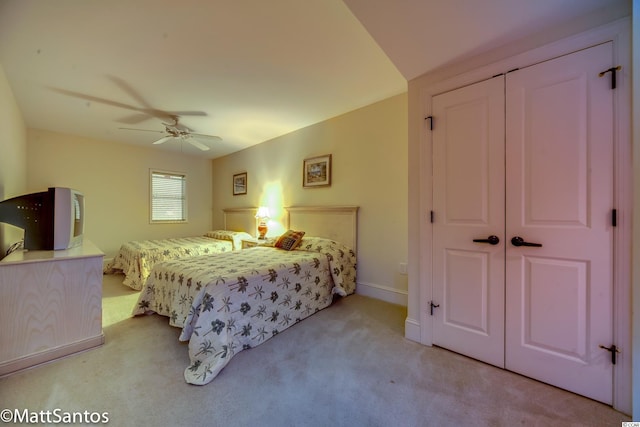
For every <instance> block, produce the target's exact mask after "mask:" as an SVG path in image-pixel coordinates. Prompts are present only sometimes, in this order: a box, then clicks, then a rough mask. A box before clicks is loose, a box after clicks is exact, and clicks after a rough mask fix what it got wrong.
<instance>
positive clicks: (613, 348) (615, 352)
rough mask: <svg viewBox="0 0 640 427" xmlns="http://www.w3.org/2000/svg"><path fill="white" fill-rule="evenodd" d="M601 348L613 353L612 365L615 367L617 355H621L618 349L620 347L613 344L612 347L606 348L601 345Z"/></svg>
mask: <svg viewBox="0 0 640 427" xmlns="http://www.w3.org/2000/svg"><path fill="white" fill-rule="evenodd" d="M599 347H600V348H602V349H604V350H607V351H609V352H611V364H612V365H615V364H616V354H618V353H620V350H619V349H618V347H616V345H615V344H611V347H605V346H603V345H602V344H600V345H599Z"/></svg>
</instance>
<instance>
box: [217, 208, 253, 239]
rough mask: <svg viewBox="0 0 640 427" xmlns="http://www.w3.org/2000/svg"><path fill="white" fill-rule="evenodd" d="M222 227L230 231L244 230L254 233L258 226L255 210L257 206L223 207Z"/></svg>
mask: <svg viewBox="0 0 640 427" xmlns="http://www.w3.org/2000/svg"><path fill="white" fill-rule="evenodd" d="M222 211H223V212H224V229H225V230H230V231H246V232H247V233H249V234H251V235H255V234H256V228H257V226H258V224H257V222H256V212H257V211H258V208H229V209H223V210H222Z"/></svg>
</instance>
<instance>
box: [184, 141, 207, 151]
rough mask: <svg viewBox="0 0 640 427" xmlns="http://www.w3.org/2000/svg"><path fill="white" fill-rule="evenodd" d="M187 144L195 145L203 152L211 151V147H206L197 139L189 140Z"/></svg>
mask: <svg viewBox="0 0 640 427" xmlns="http://www.w3.org/2000/svg"><path fill="white" fill-rule="evenodd" d="M187 142H188V143H189V144H191V145H193V146H194V147H197V148H199V149H201V150H202V151H209V147H207V146H206V145H204V144H203V143H201V142H200V141H198V140H197V139H195V138H187Z"/></svg>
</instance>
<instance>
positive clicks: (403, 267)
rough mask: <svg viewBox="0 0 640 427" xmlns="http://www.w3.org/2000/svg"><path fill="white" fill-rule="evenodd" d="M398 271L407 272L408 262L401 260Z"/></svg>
mask: <svg viewBox="0 0 640 427" xmlns="http://www.w3.org/2000/svg"><path fill="white" fill-rule="evenodd" d="M398 271H399V272H400V274H407V263H406V262H401V263H400V265H399V267H398Z"/></svg>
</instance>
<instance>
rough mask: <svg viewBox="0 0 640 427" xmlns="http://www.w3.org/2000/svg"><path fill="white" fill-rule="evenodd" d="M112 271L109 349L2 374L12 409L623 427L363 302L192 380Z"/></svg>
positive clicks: (229, 420) (139, 420)
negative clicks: (204, 381) (420, 340)
mask: <svg viewBox="0 0 640 427" xmlns="http://www.w3.org/2000/svg"><path fill="white" fill-rule="evenodd" d="M121 282H122V276H118V275H115V276H112V275H110V276H105V280H104V304H103V310H104V315H103V323H104V325H105V326H104V332H105V337H106V342H105V345H104V346H102V347H100V348H97V349H94V350H90V351H87V352H84V353H81V354H77V355H74V356H70V357H67V358H65V359H62V360H58V361H55V362H52V363H49V364H46V365H42V366H39V367H36V368H32V369H29V370H27V371H24V372H20V373H17V374H14V375H11V376H9V377H6V378H3V379H0V411H1V410H2V409H5V408H8V409H19V410H22V409H25V408H28V409H30V410H32V411H38V412H39V411H47V410H50V411H54V410H56V409H58V410H61V411H64V412H73V411H80V412H84V411H89V412H99V413H102V412H106V413H108V418H109V420H110V423H109V424H110V425H114V426H134V425H153V426H156V425H157V426H169V425H171V426H173V425H180V426H195V425H207V426H258V425H259V426H278V427H281V426H462V425H464V426H514V425H527V426H563V427H566V426H598V427H601V426H620V425H621V422H622V421H629V420H630V419H629V417H627V416H625V415H623V414H620V413H619V412H616V411H614V410H613V409H611V408H610V407H608V406H606V405H602V404H600V403H597V402H594V401H591V400H589V399H586V398H583V397H580V396H577V395H574V394H572V393H568V392H565V391H562V390H559V389H556V388H554V387H551V386H548V385H545V384H542V383H539V382H536V381H533V380H530V379H527V378H524V377H521V376H519V375H516V374H513V373H510V372H507V371H503V370H500V369H497V368H494V367H492V366H488V365H485V364H483V363H479V362H476V361H474V360H471V359H468V358H466V357H463V356H460V355H458V354H455V353H451V352H449V351H446V350H443V349H440V348H435V347H434V348H430V347H426V346H422V345H420V344H417V343H415V342H412V341H409V340H407V339H405V338H404V337H403V334H404V331H403V328H404V320H405V317H406V311H405V309H404V308H403V307H399V306H395V305H391V304H388V303H385V302H381V301H378V300H375V299H371V298H366V297H363V296H359V295H353V296H350V297H348V298H346V299H343V300H339V301H337V303H336V304H334V305H333V306H332V307H329V308H328V309H325V310H323V311H321V312H319V313H316V314H314V315H313V316H311V317H310V318H308V319H306V320H304V321H303V322H301V323H300V324H298V325H295V326H293V327H291V328H289V329H288V330H286V331H284V332H282V333H280V334H279V335H277V336H276V337H274V338H272V339H270V340H268V341H267V342H265V343H264V344H262V345H260V346H258V347H256V348H254V349H251V350H246V351H242V352H240V353H238V354H237V355H236V356H235V357H234V358H233V360H232V361H231V363H230V364H229V365H228V366H227V367H226V368H225V369H224V370H223V371H222V372H221V373H220V375H219V376H218V377H217V378H216V379H215V380H214V381H213V382H211V383H210V384H208V385H205V386H193V385H189V384H186V383H185V381H184V379H183V371H184V369H185V367H186V366H187V364H188V357H187V348H186V345H185V344H184V343H180V342H178V340H177V339H178V335H179V331H178V329H176V328H172V327H170V326H169V325H168V323H167V319H166V318H163V317H160V316H156V315H153V316H145V317H139V318H130V317H129V312H130V310H131V308H132V307H133V304H134V303H135V301H136V299H137V292H134V291H131V290H129V289H128V288H126V287H125V286H123V285H122V284H121Z"/></svg>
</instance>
